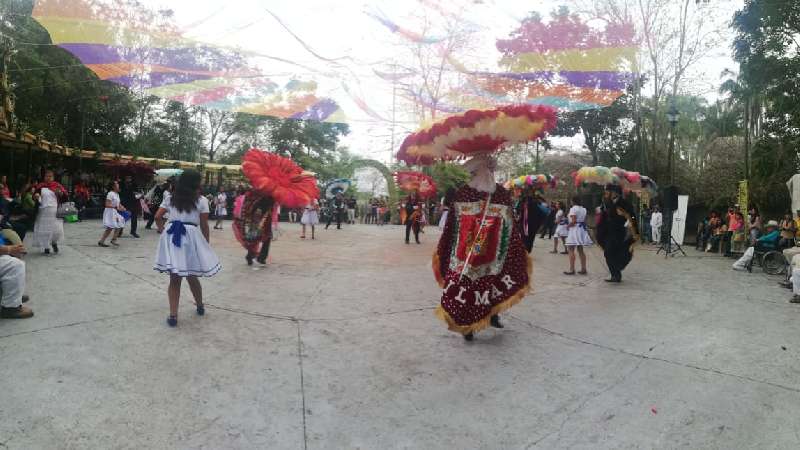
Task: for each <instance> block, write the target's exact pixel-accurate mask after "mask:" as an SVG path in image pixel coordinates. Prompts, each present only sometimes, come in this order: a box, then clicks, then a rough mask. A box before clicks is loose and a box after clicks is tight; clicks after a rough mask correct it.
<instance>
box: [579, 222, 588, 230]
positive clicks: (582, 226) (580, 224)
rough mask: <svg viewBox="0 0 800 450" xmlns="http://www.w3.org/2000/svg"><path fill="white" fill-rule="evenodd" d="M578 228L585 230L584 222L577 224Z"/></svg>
mask: <svg viewBox="0 0 800 450" xmlns="http://www.w3.org/2000/svg"><path fill="white" fill-rule="evenodd" d="M578 226H579V227H581V228H583V229H584V230H586V229H587V228H586V222H578Z"/></svg>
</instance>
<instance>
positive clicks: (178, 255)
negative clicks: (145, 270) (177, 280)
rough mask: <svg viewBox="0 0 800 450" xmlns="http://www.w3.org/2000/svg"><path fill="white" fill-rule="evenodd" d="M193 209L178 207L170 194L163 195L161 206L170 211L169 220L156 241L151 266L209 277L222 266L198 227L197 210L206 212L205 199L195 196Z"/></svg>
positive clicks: (186, 274)
mask: <svg viewBox="0 0 800 450" xmlns="http://www.w3.org/2000/svg"><path fill="white" fill-rule="evenodd" d="M195 205H196V209H194V210H193V211H190V212H183V211H178V209H177V208H175V207H174V206H172V202H171V196H167V195H165V196H164V201H163V202H162V203H161V208H164V209H166V210H167V211H168V212H169V222H168V223H167V226H166V228H165V230H164V232H163V233H161V238H160V239H159V241H158V251H157V252H156V261H155V264H154V265H153V269H155V270H157V271H159V272H162V273H171V274H174V275H178V276H181V277H188V276H196V277H210V276H214V275H216V274H217V272H219V271H220V270H222V266H221V265H220V263H219V258H217V255H216V254H215V253H214V251H213V250H212V249H211V245H210V244H209V243H208V241H207V240H206V238H205V236H203V232H202V231H201V230H200V228H199V227H200V214H204V213H205V214H207V213H208V212H209V206H208V199H206V198H205V197H203V196H200V197H198V198H197V202H196V203H195Z"/></svg>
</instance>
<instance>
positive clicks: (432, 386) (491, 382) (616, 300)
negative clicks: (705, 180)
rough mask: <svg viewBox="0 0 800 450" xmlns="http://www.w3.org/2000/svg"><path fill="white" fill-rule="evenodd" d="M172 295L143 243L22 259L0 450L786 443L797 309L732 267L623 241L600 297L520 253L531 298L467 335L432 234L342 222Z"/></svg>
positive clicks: (220, 244)
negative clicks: (200, 294) (411, 239)
mask: <svg viewBox="0 0 800 450" xmlns="http://www.w3.org/2000/svg"><path fill="white" fill-rule="evenodd" d="M225 227H226V228H225V230H224V231H213V230H212V233H213V234H212V245H213V246H214V248H215V250H216V251H217V253H218V254H219V255H220V257H221V259H222V261H223V265H224V269H223V272H221V273H220V274H219V275H218V276H216V277H214V278H212V279H210V280H209V279H206V280H204V281H203V288H204V293H205V298H206V302H207V304H209V305H210V307H209V308H208V312H207V315H206V316H205V317H198V316H196V315H194V313H193V307H192V301H191V296H190V294H189V292H188V288H186V287H185V288H184V293H183V297H182V309H181V316H180V319H179V325H178V328H177V329H170V328H168V327H167V326H166V324H165V323H164V319H165V317H166V315H167V311H168V310H167V301H166V284H167V277H166V276H164V275H161V274H158V273H156V272H154V271H153V270H152V268H151V267H152V258H153V254H154V252H155V246H156V239H157V235H156V233H155V232H154V231H143V232H142V235H143V238H142V239H138V240H134V239H130V238H125V239H123V240H121V243H122V247H121V248H118V249H104V248H99V247H97V245H96V242H97V238H98V236H99V234H100V231H101V230H100V224H99V222H85V223H80V224H74V225H67V226H66V234H67V239H68V241H67V243H66V244H65V245H64V246H63V250H62V252H61V254H59V255H57V256H52V257H45V256H43V255H41V254H37V253H36V252H34V251H31V253H30V254H29V255H28V257H27V258H26V262H27V268H28V284H29V286H28V292H29V293H30V295H31V297H32V301H31V303H30V306H31V307H32V308H33V309H34V311H35V314H36V316H35V317H34V318H32V319H28V320H19V321H12V320H2V321H0V379H2V380H3V388H2V390H1V391H0V417H2V420H0V448H9V449H54V448H66V449H85V448H131V449H143V448H154V449H165V448H207V449H222V448H263V449H395V448H398V449H399V448H402V449H457V448H458V449H532V448H542V449H555V448H585V449H597V448H600V449H603V448H614V449H617V448H626V449H627V448H644V449H649V448H670V449H671V448H690V449H699V448H718V449H743V448H758V449H767V448H768V449H779V448H785V449H797V448H800V414H799V412H800V358H798V356H799V355H800V326H799V325H800V306H798V305H791V304H788V303H787V299H788V298H789V295H790V292H789V291H787V290H785V289H782V288H780V287H778V286H777V285H776V283H775V281H776V280H775V279H774V278H771V277H768V276H766V275H763V274H761V273H759V272H758V271H755V272H754V273H753V274H746V273H738V272H734V271H732V270H731V269H730V264H731V262H732V261H731V260H728V259H723V258H719V257H716V256H708V255H705V254H701V253H697V252H695V251H694V250H689V257H687V258H684V257H676V258H670V259H666V260H665V259H664V258H663V257H660V256H656V255H655V252H654V251H652V250H641V251H639V252H638V253H637V255H636V258H635V260H634V263H633V265H632V266H631V267H629V268H628V270H627V271H626V272H625V277H626V278H625V282H624V283H623V284H621V285H612V286H609V285H606V284H605V283H603V281H602V279H603V278H604V277H605V276H606V272H605V266H604V264H603V262H602V257H601V255H600V253H599V252H598V251H597V250H596V249H595V250H592V251H591V252H590V255H589V271H590V275H589V276H584V277H569V276H565V275H562V271H563V270H564V269H565V264H566V259H565V257H564V256H562V255H551V254H549V253H548V250H549V249H550V248H549V247H550V245H552V244H551V241H538V242H537V248H536V249H535V251H534V260H535V266H534V289H535V291H534V292H533V293H531V294H530V295H529V296H528V297H527V298H526V299H525V301H524V302H523V303H521V304H519V305H518V306H516V307H515V308H513V309H512V310H511V311H510V312H509V313H508V314H506V315H505V316H504V322H505V324H506V328H505V329H504V330H487V331H485V332H482V333H480V334H479V335H478V336H477V339H476V340H475V341H474V342H472V343H466V342H465V341H464V340H463V339H462V338H461V337H460V336H459V335H456V334H453V333H450V332H448V331H447V329H446V327H445V326H444V325H443V324H442V323H441V322H439V321H438V319H436V318H435V317H434V315H433V308H434V307H435V305H436V304H437V302H438V298H439V289H438V288H437V286H436V284H435V282H434V280H433V277H432V274H431V270H430V255H431V252H432V250H433V248H434V244H435V241H436V240H437V239H438V231H436V230H435V229H429V231H428V233H427V234H426V235H424V236H423V241H424V242H423V244H422V245H413V244H412V245H409V246H407V245H405V244H404V243H403V240H402V236H401V233H402V231H401V229H400V228H399V227H394V226H387V227H375V226H365V225H357V226H346V227H344V229H343V230H340V231H339V230H335V229H330V230H327V231H325V230H322V229H320V230H318V239H317V240H315V241H311V240H304V241H303V240H300V239H298V234H299V227H298V226H296V225H289V224H281V228H282V230H283V235H282V236H280V238H279V239H278V240H277V241H276V242H275V243H274V244H273V248H272V262H271V264H270V265H269V266H268V267H266V268H263V269H252V268H249V267H247V266H246V265H245V263H244V259H243V251H242V249H241V248H240V247H239V245H238V244H237V243H236V242H235V240H234V239H233V237H232V233H231V231H230V224H229V223H226V225H225Z"/></svg>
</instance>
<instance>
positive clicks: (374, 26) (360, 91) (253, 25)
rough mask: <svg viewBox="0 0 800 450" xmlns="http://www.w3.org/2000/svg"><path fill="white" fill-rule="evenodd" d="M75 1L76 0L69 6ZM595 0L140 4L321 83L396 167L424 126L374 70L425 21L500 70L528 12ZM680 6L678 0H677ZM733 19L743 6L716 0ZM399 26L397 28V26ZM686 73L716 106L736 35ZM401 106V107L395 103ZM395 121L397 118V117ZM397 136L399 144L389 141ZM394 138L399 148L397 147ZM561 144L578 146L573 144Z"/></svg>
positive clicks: (287, 73) (190, 31)
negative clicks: (452, 29)
mask: <svg viewBox="0 0 800 450" xmlns="http://www.w3.org/2000/svg"><path fill="white" fill-rule="evenodd" d="M62 1H77V0H62ZM580 1H588V0H538V1H537V0H525V1H521V0H448V1H438V0H368V1H365V0H296V1H287V0H235V1H225V2H222V1H219V0H213V1H212V0H208V1H197V0H170V1H168V2H166V1H164V0H142V3H143V4H144V5H145V6H147V7H150V8H153V9H156V10H167V9H168V10H171V11H172V13H173V14H172V18H173V20H174V21H175V23H176V24H177V26H178V28H179V29H181V30H182V31H183V33H184V36H185V37H188V38H191V39H194V40H197V41H201V42H206V43H210V44H213V45H215V46H222V47H229V48H234V49H237V50H239V51H241V52H243V53H244V54H245V55H247V56H248V58H249V60H250V62H251V64H253V65H255V66H257V67H258V68H259V69H260V70H261V71H262V72H263V74H264V75H266V76H267V77H268V78H269V79H270V80H271V81H274V82H275V83H277V84H279V85H281V86H283V85H286V84H287V83H288V82H289V81H291V80H297V81H302V82H314V83H315V86H316V94H317V96H319V97H330V98H334V99H336V101H337V102H338V103H339V106H340V107H341V114H343V115H341V116H338V117H340V118H341V119H343V120H344V121H346V122H347V123H348V124H349V125H350V129H351V133H350V135H349V136H347V137H346V138H344V140H343V144H344V145H346V146H347V147H349V149H350V150H351V151H352V152H353V153H355V154H357V155H359V156H362V157H367V158H373V159H377V160H380V161H382V162H389V161H390V160H391V158H392V155H393V153H395V152H396V151H397V147H399V145H400V143H401V142H402V139H403V138H404V137H405V136H406V135H407V134H408V133H410V132H412V131H415V130H416V129H418V128H419V127H420V126H421V124H420V123H419V121H418V119H416V118H415V116H414V115H413V114H411V113H410V111H409V103H410V102H409V101H408V100H407V99H405V98H404V97H403V95H402V92H398V90H395V89H394V87H395V84H394V83H393V82H392V81H388V80H386V79H384V78H381V77H380V76H378V75H377V74H376V72H382V73H391V72H393V71H394V70H395V69H394V67H395V64H397V63H399V64H401V65H402V64H404V63H407V62H408V60H409V58H410V57H409V52H408V47H409V45H410V42H411V41H413V40H414V39H415V38H414V37H413V36H412V35H413V33H415V32H416V33H418V32H421V31H422V29H421V28H420V26H421V25H420V17H421V16H422V15H424V16H425V17H426V18H428V19H429V20H430V23H431V26H430V29H429V30H427V31H426V32H425V38H428V39H433V40H435V38H437V37H439V36H441V35H443V33H444V29H443V27H442V24H444V23H446V22H447V21H452V20H455V18H456V17H457V18H458V20H459V23H461V24H463V26H465V27H466V28H468V29H469V30H471V31H472V34H471V37H472V42H471V46H472V48H471V49H470V51H469V52H467V53H466V54H461V55H459V59H460V60H461V62H463V63H464V64H465V65H468V66H469V69H470V70H474V71H498V70H499V67H498V61H499V58H500V54H499V52H498V51H497V49H496V47H495V42H496V40H497V39H499V38H506V37H507V36H508V34H509V32H510V31H512V30H514V29H515V28H516V27H517V26H518V25H519V23H520V21H521V20H522V19H523V18H524V17H526V16H527V15H528V14H529V13H530V12H531V11H536V12H538V13H540V14H541V15H542V16H545V17H547V16H548V15H549V13H550V12H551V11H553V10H554V9H556V8H557V7H558V6H560V5H562V4H564V3H569V4H574V3H575V2H580ZM674 1H678V0H674ZM709 1H711V2H714V3H713V4H714V5H715V6H716V7H717V8H718V14H716V15H715V16H713V17H709V18H708V20H709V21H712V22H717V23H720V24H722V23H726V22H728V21H729V20H730V17H731V15H732V14H733V12H734V11H735V10H737V9H738V8H739V7H741V5H742V3H743V0H709ZM394 26H397V27H400V29H393V28H392V27H394ZM710 55H711V56H710V57H709V58H707V59H706V60H704V61H702V62H701V63H700V64H698V65H697V67H696V70H693V71H691V72H690V73H689V74H688V75H687V76H688V77H689V78H690V79H691V80H692V81H693V82H692V83H691V86H692V88H693V93H697V94H701V95H704V96H706V97H707V98H709V99H710V100H713V99H714V98H715V97H716V95H717V94H716V92H715V91H716V86H718V85H719V74H720V73H721V72H722V70H723V69H725V68H734V67H735V65H734V63H733V61H732V60H731V58H730V35H728V36H726V37H725V38H724V39H723V40H722V41H721V42H720V43H719V44H718V45H717V48H713V49H712V51H711V52H710ZM393 105H395V107H393ZM393 117H394V120H392V118H393ZM393 136H394V139H392V137H393ZM392 142H394V145H392ZM556 144H557V145H559V146H564V147H569V148H573V149H576V148H577V149H579V148H581V146H582V144H583V142H582V139H581V138H580V137H579V136H578V137H575V138H560V139H557V140H556Z"/></svg>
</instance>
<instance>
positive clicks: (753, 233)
mask: <svg viewBox="0 0 800 450" xmlns="http://www.w3.org/2000/svg"><path fill="white" fill-rule="evenodd" d="M799 212H800V211H799ZM762 228H763V224H762V222H761V215H760V214H759V213H758V209H756V207H755V206H754V207H752V208H750V245H756V241H757V240H758V237H759V236H761V232H762V231H763V230H762Z"/></svg>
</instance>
